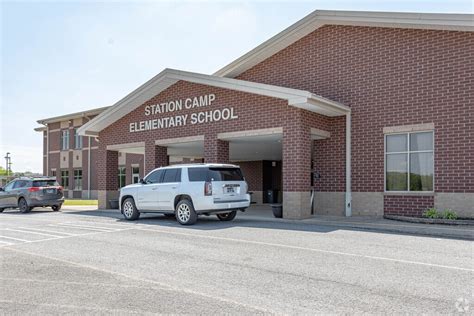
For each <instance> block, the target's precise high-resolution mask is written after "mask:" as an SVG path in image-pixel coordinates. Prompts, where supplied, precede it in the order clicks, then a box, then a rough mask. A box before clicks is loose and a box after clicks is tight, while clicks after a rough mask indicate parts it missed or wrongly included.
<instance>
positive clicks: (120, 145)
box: [106, 142, 145, 150]
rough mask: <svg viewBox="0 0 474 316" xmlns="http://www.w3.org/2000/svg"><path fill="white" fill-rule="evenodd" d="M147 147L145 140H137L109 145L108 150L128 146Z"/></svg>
mask: <svg viewBox="0 0 474 316" xmlns="http://www.w3.org/2000/svg"><path fill="white" fill-rule="evenodd" d="M137 147H143V148H144V147H145V142H136V143H126V144H117V145H107V147H106V148H107V150H121V149H126V148H137Z"/></svg>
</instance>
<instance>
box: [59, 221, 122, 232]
mask: <svg viewBox="0 0 474 316" xmlns="http://www.w3.org/2000/svg"><path fill="white" fill-rule="evenodd" d="M55 225H60V226H70V227H72V228H74V227H80V228H90V229H95V230H104V231H115V230H117V229H116V228H109V227H102V226H91V225H79V224H68V223H56V224H55Z"/></svg>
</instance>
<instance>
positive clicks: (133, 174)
mask: <svg viewBox="0 0 474 316" xmlns="http://www.w3.org/2000/svg"><path fill="white" fill-rule="evenodd" d="M133 168H138V173H134V172H133ZM130 171H131V172H130V173H131V175H132V184H137V183H140V179H141V175H140V173H141V170H140V165H139V164H132V165H131V166H130ZM135 175H138V180H137V182H134V177H135Z"/></svg>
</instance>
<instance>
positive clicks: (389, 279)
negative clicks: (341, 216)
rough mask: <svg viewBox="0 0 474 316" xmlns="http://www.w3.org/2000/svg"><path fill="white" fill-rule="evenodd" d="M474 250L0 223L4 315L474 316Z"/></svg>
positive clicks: (59, 216)
mask: <svg viewBox="0 0 474 316" xmlns="http://www.w3.org/2000/svg"><path fill="white" fill-rule="evenodd" d="M473 256H474V248H473V242H472V241H469V240H460V239H448V238H434V237H426V236H413V235H404V234H395V233H390V232H383V231H365V230H363V229H351V228H348V227H337V226H334V225H331V226H329V225H327V226H326V225H323V224H318V225H316V224H315V225H308V224H301V223H298V222H281V223H278V222H264V221H254V220H252V219H248V218H243V217H240V218H239V215H238V216H237V218H236V220H235V221H234V222H229V223H225V222H219V221H218V220H217V219H216V218H215V217H205V218H202V219H200V221H198V223H197V224H196V225H194V226H191V227H183V226H180V225H179V224H177V223H176V221H175V220H173V219H168V218H165V217H164V216H160V215H156V216H150V215H148V216H144V217H142V218H141V219H140V220H139V221H136V222H126V221H123V220H122V217H121V216H120V214H119V213H118V211H115V212H114V211H110V212H109V211H108V212H102V211H88V210H84V209H82V210H81V209H78V210H74V209H68V210H64V211H63V212H60V213H53V212H50V211H46V210H42V209H40V210H38V211H36V210H35V211H33V212H32V213H29V214H20V213H18V212H17V211H5V212H4V213H2V214H0V258H1V259H0V260H1V261H0V264H1V269H0V272H1V273H0V284H1V289H2V291H1V292H0V314H22V315H24V314H64V313H72V314H146V313H188V314H191V313H192V314H198V313H201V314H202V313H204V314H222V313H230V314H250V313H252V314H258V313H276V314H314V313H371V314H380V313H384V314H386V313H404V314H405V313H425V314H455V313H462V312H464V313H472V310H473V309H474V306H473V301H474V296H473V286H474V261H473V259H474V258H473Z"/></svg>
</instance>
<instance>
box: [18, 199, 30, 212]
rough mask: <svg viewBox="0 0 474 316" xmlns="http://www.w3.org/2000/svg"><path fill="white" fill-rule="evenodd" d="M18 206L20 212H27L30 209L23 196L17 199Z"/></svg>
mask: <svg viewBox="0 0 474 316" xmlns="http://www.w3.org/2000/svg"><path fill="white" fill-rule="evenodd" d="M18 208H19V209H20V212H22V213H28V212H30V211H31V207H30V206H29V205H28V202H26V200H25V199H24V198H20V199H19V200H18Z"/></svg>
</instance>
